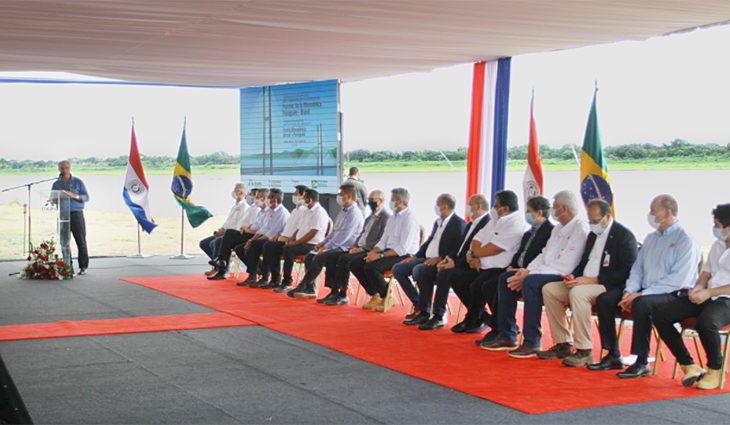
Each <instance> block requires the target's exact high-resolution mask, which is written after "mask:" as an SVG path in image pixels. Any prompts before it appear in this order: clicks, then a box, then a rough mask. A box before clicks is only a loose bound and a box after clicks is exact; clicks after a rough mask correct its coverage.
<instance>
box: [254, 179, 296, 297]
mask: <svg viewBox="0 0 730 425" xmlns="http://www.w3.org/2000/svg"><path fill="white" fill-rule="evenodd" d="M305 190H307V186H304V185H298V186H295V187H294V193H292V202H293V203H294V209H292V211H291V215H290V216H289V220H287V221H286V225H285V226H284V230H282V232H281V234H279V235H276V236H274V237H273V238H269V239H259V240H256V241H253V242H252V243H251V246H250V247H249V248H247V249H246V257H247V263H246V265H247V266H248V267H251V268H253V269H256V268H258V267H260V268H261V270H268V271H269V273H265V274H264V273H262V275H264V276H266V277H267V278H268V277H269V276H270V277H271V281H269V279H264V278H263V277H262V278H261V279H260V280H258V281H255V282H250V283H249V284H248V286H249V287H251V288H261V289H276V288H279V287H280V285H281V276H280V274H281V271H280V263H281V254H282V252H283V251H284V244H285V243H286V241H287V240H289V238H291V237H292V236H293V235H294V232H296V230H297V228H298V227H299V224H300V223H301V221H302V218H303V217H304V212H305V211H307V206H306V205H304V198H303V196H304V191H305ZM262 255H263V262H260V261H259V260H260V258H261V256H262ZM272 264H273V267H272ZM290 285H291V282H287V283H286V285H284V286H290Z"/></svg>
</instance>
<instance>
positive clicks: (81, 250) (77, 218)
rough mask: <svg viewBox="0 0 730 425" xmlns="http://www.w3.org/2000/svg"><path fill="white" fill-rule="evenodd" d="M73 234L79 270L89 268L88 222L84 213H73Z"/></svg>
mask: <svg viewBox="0 0 730 425" xmlns="http://www.w3.org/2000/svg"><path fill="white" fill-rule="evenodd" d="M71 234H72V235H74V240H75V241H76V248H77V249H78V255H77V258H78V260H79V268H82V269H88V268H89V249H88V247H87V246H86V220H84V212H83V211H71Z"/></svg>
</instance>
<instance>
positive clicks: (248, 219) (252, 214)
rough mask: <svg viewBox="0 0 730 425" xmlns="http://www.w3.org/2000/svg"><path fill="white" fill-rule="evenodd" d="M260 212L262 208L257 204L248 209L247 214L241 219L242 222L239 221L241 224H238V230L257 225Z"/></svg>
mask: <svg viewBox="0 0 730 425" xmlns="http://www.w3.org/2000/svg"><path fill="white" fill-rule="evenodd" d="M259 211H261V207H259V206H258V205H256V204H255V203H254V204H253V205H251V206H249V207H248V208H246V212H245V213H244V214H243V216H242V217H241V220H239V222H238V223H237V227H236V228H237V229H240V228H241V227H250V226H253V224H254V223H256V217H258V215H259Z"/></svg>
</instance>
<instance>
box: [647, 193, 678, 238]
mask: <svg viewBox="0 0 730 425" xmlns="http://www.w3.org/2000/svg"><path fill="white" fill-rule="evenodd" d="M678 212H679V206H678V205H677V200H676V199H674V197H673V196H672V195H659V196H657V197H656V198H654V199H653V200H652V201H651V205H650V207H649V224H650V225H652V227H655V228H656V229H657V230H659V231H660V232H663V231H664V230H666V229H667V228H668V227H669V226H671V225H673V224H674V223H676V222H677V213H678Z"/></svg>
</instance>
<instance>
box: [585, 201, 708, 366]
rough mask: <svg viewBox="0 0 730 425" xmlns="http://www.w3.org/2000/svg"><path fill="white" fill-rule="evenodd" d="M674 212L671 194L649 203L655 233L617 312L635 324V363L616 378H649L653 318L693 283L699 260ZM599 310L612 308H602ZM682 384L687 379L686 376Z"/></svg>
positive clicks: (633, 271) (644, 248) (641, 253)
mask: <svg viewBox="0 0 730 425" xmlns="http://www.w3.org/2000/svg"><path fill="white" fill-rule="evenodd" d="M678 210H679V207H678V205H677V201H676V200H675V199H674V198H673V197H672V196H670V195H659V196H657V197H656V198H654V200H653V201H652V202H651V206H650V210H649V215H648V217H647V218H648V221H649V225H650V226H651V227H653V228H655V229H656V230H655V231H654V232H652V233H649V234H648V235H647V236H646V238H645V239H644V244H643V245H642V247H641V250H639V256H638V257H637V258H636V262H635V263H634V265H633V267H631V274H630V275H629V279H628V280H627V281H626V289H625V290H624V294H623V296H622V297H621V300H620V301H619V302H618V307H619V308H621V309H622V310H624V311H627V312H631V320H632V321H633V322H634V327H633V334H632V336H631V354H634V355H636V362H634V364H633V365H631V366H629V367H628V368H627V369H626V370H624V371H622V372H619V373H618V374H617V375H618V376H619V378H639V377H642V376H649V375H651V369H649V366H648V363H649V340H650V339H651V332H652V314H653V311H654V310H655V309H657V308H658V307H659V306H661V305H663V304H666V303H668V302H671V301H674V300H675V299H676V298H677V297H679V296H686V295H687V292H688V290H689V289H690V288H691V287H692V285H693V284H694V282H696V281H697V276H698V273H697V267H698V265H699V263H700V260H701V258H702V253H701V252H700V248H699V246H697V243H696V242H695V241H694V239H693V238H692V237H691V236H690V235H689V233H687V232H686V231H685V230H684V228H683V227H682V226H681V225H680V224H679V221H678V220H677V212H678ZM597 307H599V312H600V311H601V308H606V309H608V307H613V308H615V306H601V305H600V304H598V305H597ZM685 379H688V376H686V375H685Z"/></svg>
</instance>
